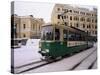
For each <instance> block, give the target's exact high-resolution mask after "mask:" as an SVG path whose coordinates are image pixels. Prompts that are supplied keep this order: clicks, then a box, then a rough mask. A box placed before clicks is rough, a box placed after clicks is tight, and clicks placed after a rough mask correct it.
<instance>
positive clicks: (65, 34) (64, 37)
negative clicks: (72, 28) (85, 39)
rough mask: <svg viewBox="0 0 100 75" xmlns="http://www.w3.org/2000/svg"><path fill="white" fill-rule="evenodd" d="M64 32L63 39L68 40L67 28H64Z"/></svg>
mask: <svg viewBox="0 0 100 75" xmlns="http://www.w3.org/2000/svg"><path fill="white" fill-rule="evenodd" d="M63 33H64V34H63V39H64V40H67V30H64V31H63Z"/></svg>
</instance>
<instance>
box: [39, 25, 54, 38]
mask: <svg viewBox="0 0 100 75" xmlns="http://www.w3.org/2000/svg"><path fill="white" fill-rule="evenodd" d="M41 34H42V37H41V39H42V40H53V28H52V26H45V27H42V33H41Z"/></svg>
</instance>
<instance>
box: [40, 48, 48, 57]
mask: <svg viewBox="0 0 100 75" xmlns="http://www.w3.org/2000/svg"><path fill="white" fill-rule="evenodd" d="M38 52H39V53H40V54H41V55H42V56H48V55H49V49H44V50H39V51H38Z"/></svg>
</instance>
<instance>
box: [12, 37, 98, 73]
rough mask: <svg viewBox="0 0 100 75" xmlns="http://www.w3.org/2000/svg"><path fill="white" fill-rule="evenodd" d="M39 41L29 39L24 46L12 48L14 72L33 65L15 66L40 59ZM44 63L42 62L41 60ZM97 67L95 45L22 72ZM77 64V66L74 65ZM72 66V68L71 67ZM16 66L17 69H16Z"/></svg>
mask: <svg viewBox="0 0 100 75" xmlns="http://www.w3.org/2000/svg"><path fill="white" fill-rule="evenodd" d="M39 41H40V39H29V40H28V41H27V43H26V45H25V46H21V48H16V49H14V65H13V66H14V68H15V71H16V73H18V72H20V71H23V70H25V69H28V68H32V67H33V66H34V65H32V64H31V65H29V66H27V67H24V68H19V69H18V68H17V67H20V66H23V65H26V64H30V63H33V62H36V61H41V59H40V58H41V57H42V56H41V55H40V54H39V53H38V51H39ZM42 63H44V62H42ZM91 64H92V68H93V69H96V68H97V45H96V44H94V47H92V48H90V49H88V50H85V51H82V52H80V53H77V54H75V55H72V56H70V57H67V58H63V59H62V60H60V61H56V62H53V63H50V64H47V65H44V66H41V67H39V68H36V69H33V70H32V69H31V70H30V71H26V72H24V73H34V72H55V71H68V70H86V69H88V68H89V67H91ZM76 65H77V66H76ZM73 67H74V68H73ZM16 68H17V69H16Z"/></svg>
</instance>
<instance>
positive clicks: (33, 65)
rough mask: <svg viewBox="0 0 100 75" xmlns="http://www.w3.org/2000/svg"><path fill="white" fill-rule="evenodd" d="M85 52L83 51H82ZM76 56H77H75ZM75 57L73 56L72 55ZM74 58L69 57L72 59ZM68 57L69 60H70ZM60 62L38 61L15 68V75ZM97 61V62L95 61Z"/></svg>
mask: <svg viewBox="0 0 100 75" xmlns="http://www.w3.org/2000/svg"><path fill="white" fill-rule="evenodd" d="M82 52H83V51H82ZM94 52H95V50H93V51H92V52H91V53H90V54H89V55H88V56H86V57H85V58H84V59H82V60H81V61H80V62H78V63H77V64H76V65H75V66H73V67H72V68H70V69H69V70H74V69H75V68H76V67H78V66H79V65H80V64H81V63H82V62H83V61H84V60H85V59H87V58H88V57H89V56H90V55H92V54H93V53H94ZM75 55H76V54H75ZM72 56H73V55H72ZM72 56H69V57H72ZM69 57H68V58H69ZM57 61H59V60H56V61H51V62H46V61H36V62H32V63H29V64H25V65H21V66H18V67H15V68H14V73H15V74H20V73H25V72H27V71H30V70H35V69H37V68H40V67H42V66H45V65H48V64H50V63H53V62H57ZM95 61H96V60H95ZM94 63H95V62H94ZM94 63H92V64H91V65H90V66H89V67H88V69H90V68H92V66H93V65H94Z"/></svg>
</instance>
